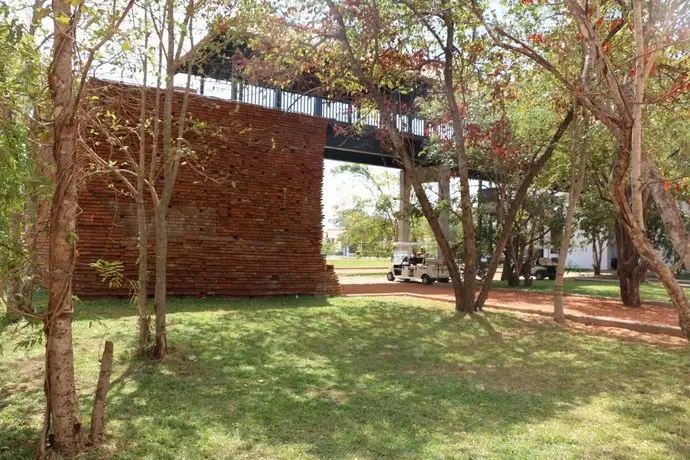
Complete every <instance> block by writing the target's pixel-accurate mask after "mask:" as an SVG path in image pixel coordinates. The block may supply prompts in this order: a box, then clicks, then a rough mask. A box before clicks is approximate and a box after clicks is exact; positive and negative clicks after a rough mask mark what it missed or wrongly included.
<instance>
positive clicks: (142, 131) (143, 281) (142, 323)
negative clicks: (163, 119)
mask: <svg viewBox="0 0 690 460" xmlns="http://www.w3.org/2000/svg"><path fill="white" fill-rule="evenodd" d="M147 18H148V10H146V9H144V21H145V22H146V21H147ZM148 41H149V36H148V34H147V35H146V37H145V40H144V45H145V47H146V48H148ZM143 68H144V81H143V83H142V85H141V97H140V101H141V102H140V104H141V107H140V112H139V166H138V169H139V173H138V174H137V195H136V207H137V226H138V231H137V233H138V235H139V276H138V289H137V290H138V292H137V304H138V307H139V346H138V354H139V355H140V356H143V355H144V354H146V352H147V348H148V346H149V342H150V340H151V329H150V325H149V323H150V319H149V311H148V281H149V277H148V269H149V256H148V249H149V237H148V225H147V224H148V222H147V218H146V203H145V201H144V193H145V191H144V187H145V181H146V126H147V123H146V112H147V110H146V109H147V103H146V102H147V97H146V93H147V88H146V79H147V69H148V59H147V57H144V65H143ZM155 116H156V117H158V113H156V115H155ZM153 154H154V155H155V152H153Z"/></svg>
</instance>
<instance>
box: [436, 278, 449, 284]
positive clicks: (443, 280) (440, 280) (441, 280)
mask: <svg viewBox="0 0 690 460" xmlns="http://www.w3.org/2000/svg"><path fill="white" fill-rule="evenodd" d="M449 281H450V279H449V278H439V279H438V282H439V283H447V282H449Z"/></svg>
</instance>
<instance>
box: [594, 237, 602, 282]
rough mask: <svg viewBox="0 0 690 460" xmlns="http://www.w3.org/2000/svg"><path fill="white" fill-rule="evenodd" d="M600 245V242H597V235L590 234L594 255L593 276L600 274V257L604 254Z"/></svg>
mask: <svg viewBox="0 0 690 460" xmlns="http://www.w3.org/2000/svg"><path fill="white" fill-rule="evenodd" d="M602 246H603V244H602V243H601V242H599V243H598V244H597V236H596V235H592V256H593V257H594V263H593V264H592V268H593V269H594V276H599V275H601V258H602V257H603V254H604V250H603V248H602Z"/></svg>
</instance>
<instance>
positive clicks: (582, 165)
mask: <svg viewBox="0 0 690 460" xmlns="http://www.w3.org/2000/svg"><path fill="white" fill-rule="evenodd" d="M587 62H589V58H587V60H586V63H585V70H584V71H583V74H584V73H585V72H587V68H588V64H587ZM584 79H585V78H584V76H583V80H584ZM583 86H584V85H583ZM584 87H585V88H586V87H587V86H584ZM583 118H584V119H583V123H582V126H583V128H584V129H582V130H580V123H579V122H578V119H577V114H575V123H574V125H573V145H572V155H570V193H568V211H567V212H566V215H565V224H564V225H563V236H562V238H561V248H560V250H559V251H558V265H557V266H556V282H555V283H554V284H555V286H554V296H553V316H554V319H555V320H556V322H558V323H561V324H563V323H565V314H564V311H563V281H564V280H563V278H564V275H565V267H566V262H567V260H568V250H569V249H570V240H571V237H572V233H573V220H574V219H575V208H576V206H577V202H578V200H579V199H580V193H582V188H583V186H584V183H585V171H586V170H587V154H588V145H587V144H588V142H587V136H588V135H589V133H588V122H587V115H586V114H585V115H584V116H583ZM578 153H579V155H578ZM578 156H579V157H580V159H579V164H578ZM578 168H579V169H578Z"/></svg>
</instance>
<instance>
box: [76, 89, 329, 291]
mask: <svg viewBox="0 0 690 460" xmlns="http://www.w3.org/2000/svg"><path fill="white" fill-rule="evenodd" d="M91 91H92V93H91V95H90V96H89V97H88V100H89V101H94V102H92V104H91V108H93V107H94V106H95V107H100V108H101V109H108V110H111V111H113V112H115V113H117V114H118V117H119V120H120V121H122V120H123V119H127V118H129V119H130V120H131V121H132V123H133V124H136V123H137V122H138V121H137V120H138V119H137V115H136V114H138V112H139V107H140V105H139V99H138V93H139V89H138V88H134V87H127V86H124V85H113V84H106V83H105V82H93V83H92V86H91ZM94 94H95V95H97V96H98V99H97V100H96V97H93V95H94ZM153 95H154V93H153V90H151V91H149V93H148V97H149V99H148V102H147V105H148V106H149V108H151V107H152V106H153ZM175 98H176V99H175V108H174V111H175V113H177V111H178V110H179V107H180V105H181V101H182V98H183V95H182V94H181V93H176V96H175ZM188 118H189V119H191V120H193V121H192V122H191V123H190V129H189V131H188V132H187V133H186V134H185V139H186V140H188V141H189V142H190V144H191V146H192V147H193V149H194V151H195V154H196V156H197V159H196V160H194V161H193V163H194V164H195V165H196V167H197V169H199V168H200V167H203V170H204V173H203V174H200V173H199V172H198V171H194V170H193V168H191V167H189V165H186V166H182V167H181V168H180V171H179V176H178V179H177V182H176V185H175V189H174V193H173V198H172V203H171V206H170V208H169V217H168V222H169V245H168V284H167V285H168V293H169V294H170V295H182V296H198V295H205V294H209V293H211V294H215V295H219V296H263V295H281V294H329V295H335V294H339V293H340V292H341V291H340V286H339V284H338V279H337V276H336V275H335V272H334V271H333V268H332V267H326V264H325V260H324V257H323V256H322V255H321V253H320V250H321V238H322V229H321V220H322V215H321V192H322V186H323V167H324V165H323V148H324V142H325V136H326V123H327V122H326V120H323V119H318V118H314V117H309V116H302V115H295V114H285V113H282V112H279V111H277V110H271V109H264V108H261V107H256V106H251V105H246V104H239V103H235V102H229V101H223V100H220V99H214V98H208V97H202V96H198V95H190V96H189V102H188ZM174 119H176V117H174ZM123 132H126V130H123ZM174 132H175V133H177V128H176V127H174ZM82 133H83V135H85V136H86V137H87V143H88V144H89V145H90V146H91V147H92V148H93V150H94V151H95V152H97V153H98V154H99V155H100V156H101V157H104V158H108V157H112V158H117V159H122V154H121V153H118V151H117V149H114V148H112V147H111V146H110V145H109V143H108V142H107V140H106V139H105V138H104V137H103V136H102V135H98V134H93V133H91V131H90V130H89V129H88V128H84V129H83V130H82ZM131 144H132V145H131V149H133V150H138V144H137V141H136V140H134V139H133V138H132V139H131ZM149 144H150V142H149ZM80 161H81V163H82V164H83V165H85V166H86V168H85V170H86V171H88V163H89V161H88V158H87V156H86V155H85V154H83V153H82V154H80ZM81 182H82V183H81V185H80V189H79V205H80V207H81V213H80V215H79V218H78V224H77V231H78V235H79V242H78V251H79V257H78V261H77V267H76V270H75V274H74V290H75V293H76V294H78V295H80V296H87V297H88V296H107V295H124V294H126V292H125V291H123V290H113V289H110V288H108V287H107V286H106V285H104V284H103V283H102V282H101V281H100V279H99V277H98V275H97V274H96V272H95V271H94V269H92V268H91V267H89V265H88V264H89V263H91V262H93V261H95V260H97V259H105V260H111V261H112V260H121V261H123V262H124V264H125V268H126V273H127V276H128V277H129V278H131V279H136V276H137V266H136V261H137V253H138V249H137V222H136V212H135V206H134V202H133V200H132V198H131V197H129V196H127V194H125V193H122V191H123V190H124V187H123V186H122V184H121V183H119V182H118V181H117V180H115V179H114V178H113V177H111V176H105V175H103V174H97V175H94V174H87V175H86V176H85V177H84V178H83V179H82V180H81ZM109 184H110V185H109ZM147 203H148V215H149V219H150V220H151V219H152V217H153V211H152V208H151V205H150V200H149V199H147ZM149 239H150V245H149V268H150V271H151V277H150V279H151V285H150V293H152V288H153V278H154V277H153V272H154V268H155V260H154V252H153V248H154V243H155V241H154V233H153V224H152V223H150V224H149Z"/></svg>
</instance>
